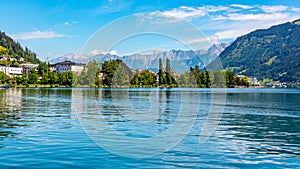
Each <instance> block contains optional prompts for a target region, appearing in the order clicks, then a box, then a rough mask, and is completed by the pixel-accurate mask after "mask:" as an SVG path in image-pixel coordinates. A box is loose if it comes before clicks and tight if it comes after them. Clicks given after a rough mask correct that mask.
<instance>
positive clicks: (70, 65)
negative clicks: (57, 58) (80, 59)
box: [55, 61, 85, 73]
mask: <svg viewBox="0 0 300 169" xmlns="http://www.w3.org/2000/svg"><path fill="white" fill-rule="evenodd" d="M84 66H85V64H81V63H75V62H71V61H64V62H59V63H56V64H55V67H56V73H62V72H67V71H72V72H81V71H82V70H83V69H84Z"/></svg>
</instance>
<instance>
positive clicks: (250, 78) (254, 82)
mask: <svg viewBox="0 0 300 169" xmlns="http://www.w3.org/2000/svg"><path fill="white" fill-rule="evenodd" d="M248 79H249V82H250V84H251V85H254V86H255V85H259V81H258V80H257V79H256V77H249V78H248Z"/></svg>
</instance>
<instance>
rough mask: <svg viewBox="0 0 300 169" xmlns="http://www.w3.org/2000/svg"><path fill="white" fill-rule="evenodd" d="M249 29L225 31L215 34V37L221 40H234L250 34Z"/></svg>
mask: <svg viewBox="0 0 300 169" xmlns="http://www.w3.org/2000/svg"><path fill="white" fill-rule="evenodd" d="M249 32H250V30H249V29H247V28H246V29H236V30H225V31H221V32H217V33H215V34H214V37H216V38H217V39H219V40H224V39H234V38H236V37H238V36H241V35H244V34H246V33H249Z"/></svg>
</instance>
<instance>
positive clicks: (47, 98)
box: [0, 89, 300, 168]
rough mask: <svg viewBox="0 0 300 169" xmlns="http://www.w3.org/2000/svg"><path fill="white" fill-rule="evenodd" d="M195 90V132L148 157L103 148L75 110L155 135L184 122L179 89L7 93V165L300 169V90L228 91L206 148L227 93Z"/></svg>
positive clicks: (134, 133) (3, 104)
mask: <svg viewBox="0 0 300 169" xmlns="http://www.w3.org/2000/svg"><path fill="white" fill-rule="evenodd" d="M193 90H195V91H197V92H198V94H199V102H200V106H199V110H200V111H199V113H198V116H197V119H196V122H195V124H194V127H193V128H192V129H191V130H190V132H189V133H188V135H187V136H186V137H185V138H184V139H183V140H182V142H180V143H179V144H178V145H177V146H176V147H174V148H173V149H171V150H169V151H166V152H164V153H162V154H159V155H156V156H154V157H151V158H145V159H131V158H126V157H120V156H118V155H115V154H111V153H109V152H107V151H105V150H104V149H102V148H101V147H98V145H96V144H95V143H94V142H93V141H92V140H91V139H90V138H89V137H87V135H86V133H85V132H84V131H83V129H82V128H81V126H80V123H79V121H78V120H77V118H76V116H77V114H76V112H74V111H79V110H81V111H85V112H86V113H91V114H93V113H97V112H98V113H99V111H101V114H102V115H103V118H104V119H105V122H106V123H107V124H110V125H113V126H114V129H115V130H117V131H120V132H123V133H124V134H126V135H127V136H129V137H133V138H134V137H143V138H151V137H153V136H155V135H157V134H159V133H162V132H165V131H167V130H168V129H169V128H170V127H171V126H172V125H173V124H174V122H175V121H176V119H177V118H178V116H179V109H180V106H181V103H182V101H185V100H183V99H182V98H183V95H182V93H181V91H180V90H178V89H170V90H169V89H134V90H119V91H118V92H115V91H114V92H112V91H111V90H110V89H8V90H0V168H11V167H19V168H28V167H32V166H35V167H36V168H104V167H105V168H120V167H121V168H182V167H185V168H199V167H200V168H246V167H248V168H249V167H252V168H253V167H254V168H300V104H299V103H300V102H299V100H300V90H296V89H228V90H227V93H226V106H225V109H224V112H223V114H222V119H221V121H220V123H219V126H218V128H217V129H216V131H215V132H214V134H213V135H212V136H211V137H210V138H209V139H208V140H207V141H206V142H205V143H203V144H199V142H198V139H199V136H200V133H201V129H202V127H203V126H202V124H203V123H204V122H205V120H207V118H208V111H209V108H210V107H211V106H212V103H213V104H216V105H218V104H220V102H219V101H220V100H218V98H219V97H217V96H218V92H219V93H220V95H221V93H222V92H223V91H222V90H216V93H217V94H216V97H215V99H214V100H213V102H212V93H211V92H212V91H211V90H210V89H193ZM190 97H191V98H193V97H195V95H194V96H193V95H192V94H191V95H190ZM78 98H80V99H82V103H80V104H79V103H78V102H75V101H78ZM128 100H130V101H129V102H128ZM78 105H80V106H81V108H80V109H76V108H78ZM129 107H130V108H134V110H135V111H136V113H134V114H132V113H131V112H130V111H128V110H129V109H128V108H129ZM185 108H186V109H187V110H190V111H192V110H194V109H195V107H193V106H190V107H185ZM75 109H76V110H75ZM145 112H147V113H146V114H145ZM95 122H99V119H98V121H97V120H95ZM176 134H178V135H180V134H181V133H180V132H178V133H176ZM116 142H117V141H116ZM121 144H122V143H121V142H120V145H121ZM124 148H125V149H126V147H124ZM141 151H143V150H141Z"/></svg>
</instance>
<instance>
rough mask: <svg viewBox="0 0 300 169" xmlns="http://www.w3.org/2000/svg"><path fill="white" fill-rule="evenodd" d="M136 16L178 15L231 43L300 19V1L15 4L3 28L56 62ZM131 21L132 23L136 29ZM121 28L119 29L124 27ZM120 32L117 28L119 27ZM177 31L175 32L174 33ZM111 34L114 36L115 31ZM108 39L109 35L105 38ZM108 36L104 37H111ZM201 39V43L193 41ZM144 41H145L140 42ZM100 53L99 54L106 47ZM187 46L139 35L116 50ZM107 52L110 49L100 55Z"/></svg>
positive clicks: (3, 15) (0, 19) (31, 0)
mask: <svg viewBox="0 0 300 169" xmlns="http://www.w3.org/2000/svg"><path fill="white" fill-rule="evenodd" d="M136 13H144V14H145V15H151V16H153V15H155V16H160V17H166V18H169V17H175V18H178V19H180V20H184V21H186V22H189V23H191V24H193V25H194V26H195V27H196V28H197V29H199V30H200V31H201V32H203V33H204V35H205V36H206V37H207V39H209V41H211V42H212V43H215V42H216V43H218V42H229V41H232V40H234V39H235V38H236V37H237V36H240V35H243V34H245V33H248V32H250V31H253V30H255V29H259V28H268V27H270V26H271V25H275V24H279V23H284V22H287V21H293V20H295V19H297V18H300V2H299V1H298V0H280V1H279V0H264V1H261V0H249V1H248V0H247V1H245V0H244V1H241V0H226V1H225V0H209V1H208V0H188V1H179V0H174V1H170V0H157V1H156V0H151V1H149V0H147V1H146V0H136V1H131V0H128V1H125V0H105V1H96V0H49V1H48V0H47V1H41V0H11V1H2V2H1V6H0V30H1V31H4V32H6V34H8V35H10V36H12V37H13V38H14V39H15V40H17V41H19V42H20V43H21V44H22V45H23V46H27V47H29V48H30V49H31V50H32V51H34V52H36V53H37V54H38V57H39V58H41V59H43V60H45V59H52V58H56V57H59V56H62V55H65V54H67V53H76V52H80V51H81V49H82V48H83V46H84V45H85V44H86V42H87V41H88V40H89V38H90V37H92V36H93V35H94V33H95V32H96V31H97V30H99V29H101V28H103V27H105V26H107V25H108V24H109V23H111V22H113V21H115V20H118V19H119V18H122V17H124V16H129V15H133V14H136ZM134 24H136V23H134V22H131V23H128V25H134ZM124 26H126V25H124ZM122 28H123V26H120V28H119V29H122ZM117 30H118V29H117ZM174 31H175V32H176V29H174ZM112 34H113V32H112ZM107 37H108V38H109V35H108V36H107ZM107 37H106V38H107ZM195 40H197V39H195ZM141 41H145V42H147V43H140V42H141ZM100 48H101V46H100V47H99V49H97V51H101V50H102V49H100ZM156 48H157V49H158V48H159V49H163V50H171V49H178V48H183V49H184V47H183V46H180V45H178V44H176V43H174V42H173V43H171V40H168V39H167V38H165V37H162V38H157V37H152V38H151V37H149V36H148V35H147V36H145V37H141V36H139V37H136V38H131V39H129V40H128V41H126V42H124V43H123V44H121V45H119V46H117V47H115V48H114V50H115V51H113V52H112V53H117V54H119V55H124V54H130V53H135V52H137V51H141V50H146V49H148V50H149V49H156ZM102 52H109V51H102Z"/></svg>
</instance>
